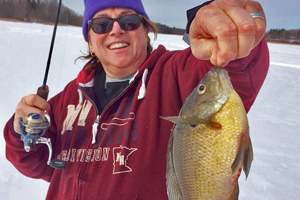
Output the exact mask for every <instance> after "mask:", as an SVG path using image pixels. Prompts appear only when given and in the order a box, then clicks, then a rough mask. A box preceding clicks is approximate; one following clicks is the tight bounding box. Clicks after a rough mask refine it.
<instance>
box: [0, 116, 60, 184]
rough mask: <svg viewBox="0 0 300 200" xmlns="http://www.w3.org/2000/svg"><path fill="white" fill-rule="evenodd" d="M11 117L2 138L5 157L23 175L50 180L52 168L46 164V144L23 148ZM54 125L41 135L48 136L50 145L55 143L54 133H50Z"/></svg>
mask: <svg viewBox="0 0 300 200" xmlns="http://www.w3.org/2000/svg"><path fill="white" fill-rule="evenodd" d="M13 120H14V117H12V118H11V119H10V120H9V121H8V122H7V123H6V126H5V128H4V139H5V141H6V158H7V160H9V161H10V162H11V163H12V164H13V165H14V166H15V167H16V169H17V170H19V171H20V172H21V173H22V174H23V175H25V176H28V177H31V178H36V179H43V180H45V181H48V182H49V181H50V180H51V176H52V173H53V168H51V167H50V166H48V165H47V160H48V155H49V150H48V147H47V145H45V144H38V145H35V146H33V148H32V149H31V150H30V152H26V151H25V150H24V143H23V141H22V140H21V138H20V135H19V134H17V133H16V132H15V131H14V128H13ZM53 126H54V125H51V126H50V127H49V128H48V130H47V132H46V133H45V135H44V136H43V137H46V138H50V139H51V142H52V145H54V143H55V137H54V135H55V134H52V133H51V130H53V128H54V127H53Z"/></svg>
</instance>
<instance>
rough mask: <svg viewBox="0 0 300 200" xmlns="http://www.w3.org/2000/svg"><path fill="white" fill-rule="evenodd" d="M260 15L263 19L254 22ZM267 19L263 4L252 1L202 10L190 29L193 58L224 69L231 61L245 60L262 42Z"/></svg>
mask: <svg viewBox="0 0 300 200" xmlns="http://www.w3.org/2000/svg"><path fill="white" fill-rule="evenodd" d="M253 11H259V12H260V13H261V14H262V15H263V16H264V19H262V18H260V17H256V18H252V16H251V15H250V12H253ZM265 30H266V17H265V14H264V11H263V9H262V7H261V5H260V3H258V2H255V1H249V0H215V1H214V2H212V3H210V4H209V5H206V6H204V7H202V8H200V9H199V10H198V12H197V14H196V16H195V18H194V20H193V22H192V24H191V27H190V31H189V34H190V43H191V48H192V52H193V54H194V56H195V57H196V58H198V59H202V60H210V61H211V63H212V64H213V65H215V66H222V67H223V66H225V65H227V64H228V62H230V61H231V60H235V59H239V58H243V57H246V56H248V55H249V54H250V52H251V50H252V49H253V48H254V47H255V46H256V45H257V44H258V43H259V42H260V41H261V40H262V38H263V36H264V33H265Z"/></svg>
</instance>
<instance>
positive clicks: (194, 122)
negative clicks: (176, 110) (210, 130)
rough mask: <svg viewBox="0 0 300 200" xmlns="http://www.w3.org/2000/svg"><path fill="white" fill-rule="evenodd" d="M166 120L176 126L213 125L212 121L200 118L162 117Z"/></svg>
mask: <svg viewBox="0 0 300 200" xmlns="http://www.w3.org/2000/svg"><path fill="white" fill-rule="evenodd" d="M161 118H162V119H164V120H167V121H170V122H172V123H174V124H190V125H197V124H211V123H213V122H211V121H210V120H206V119H201V118H198V117H181V116H171V117H161Z"/></svg>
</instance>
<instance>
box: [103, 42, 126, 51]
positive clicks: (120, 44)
mask: <svg viewBox="0 0 300 200" xmlns="http://www.w3.org/2000/svg"><path fill="white" fill-rule="evenodd" d="M128 46H129V45H128V44H127V43H115V44H112V45H110V46H109V47H108V48H109V49H110V50H113V49H118V48H122V47H128Z"/></svg>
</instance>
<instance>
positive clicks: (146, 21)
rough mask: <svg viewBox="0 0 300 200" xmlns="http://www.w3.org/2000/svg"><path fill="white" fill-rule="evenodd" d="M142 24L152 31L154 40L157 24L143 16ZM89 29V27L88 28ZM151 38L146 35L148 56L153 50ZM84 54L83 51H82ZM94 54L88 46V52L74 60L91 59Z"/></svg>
mask: <svg viewBox="0 0 300 200" xmlns="http://www.w3.org/2000/svg"><path fill="white" fill-rule="evenodd" d="M142 24H143V25H144V27H145V29H147V30H150V31H152V32H153V33H154V40H156V38H157V33H158V28H157V25H156V24H154V23H153V22H151V21H150V20H149V19H147V18H146V17H144V16H143V20H142ZM89 29H90V28H89ZM88 40H90V35H89V34H88ZM150 42H151V40H150V37H149V36H148V42H147V54H148V56H149V55H150V54H151V52H152V51H153V47H152V45H151V43H150ZM83 54H85V53H83ZM93 58H94V56H92V55H91V54H90V48H89V46H88V53H87V54H85V55H83V56H79V57H78V58H77V59H76V60H75V62H76V61H77V60H78V59H81V60H91V59H93Z"/></svg>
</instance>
